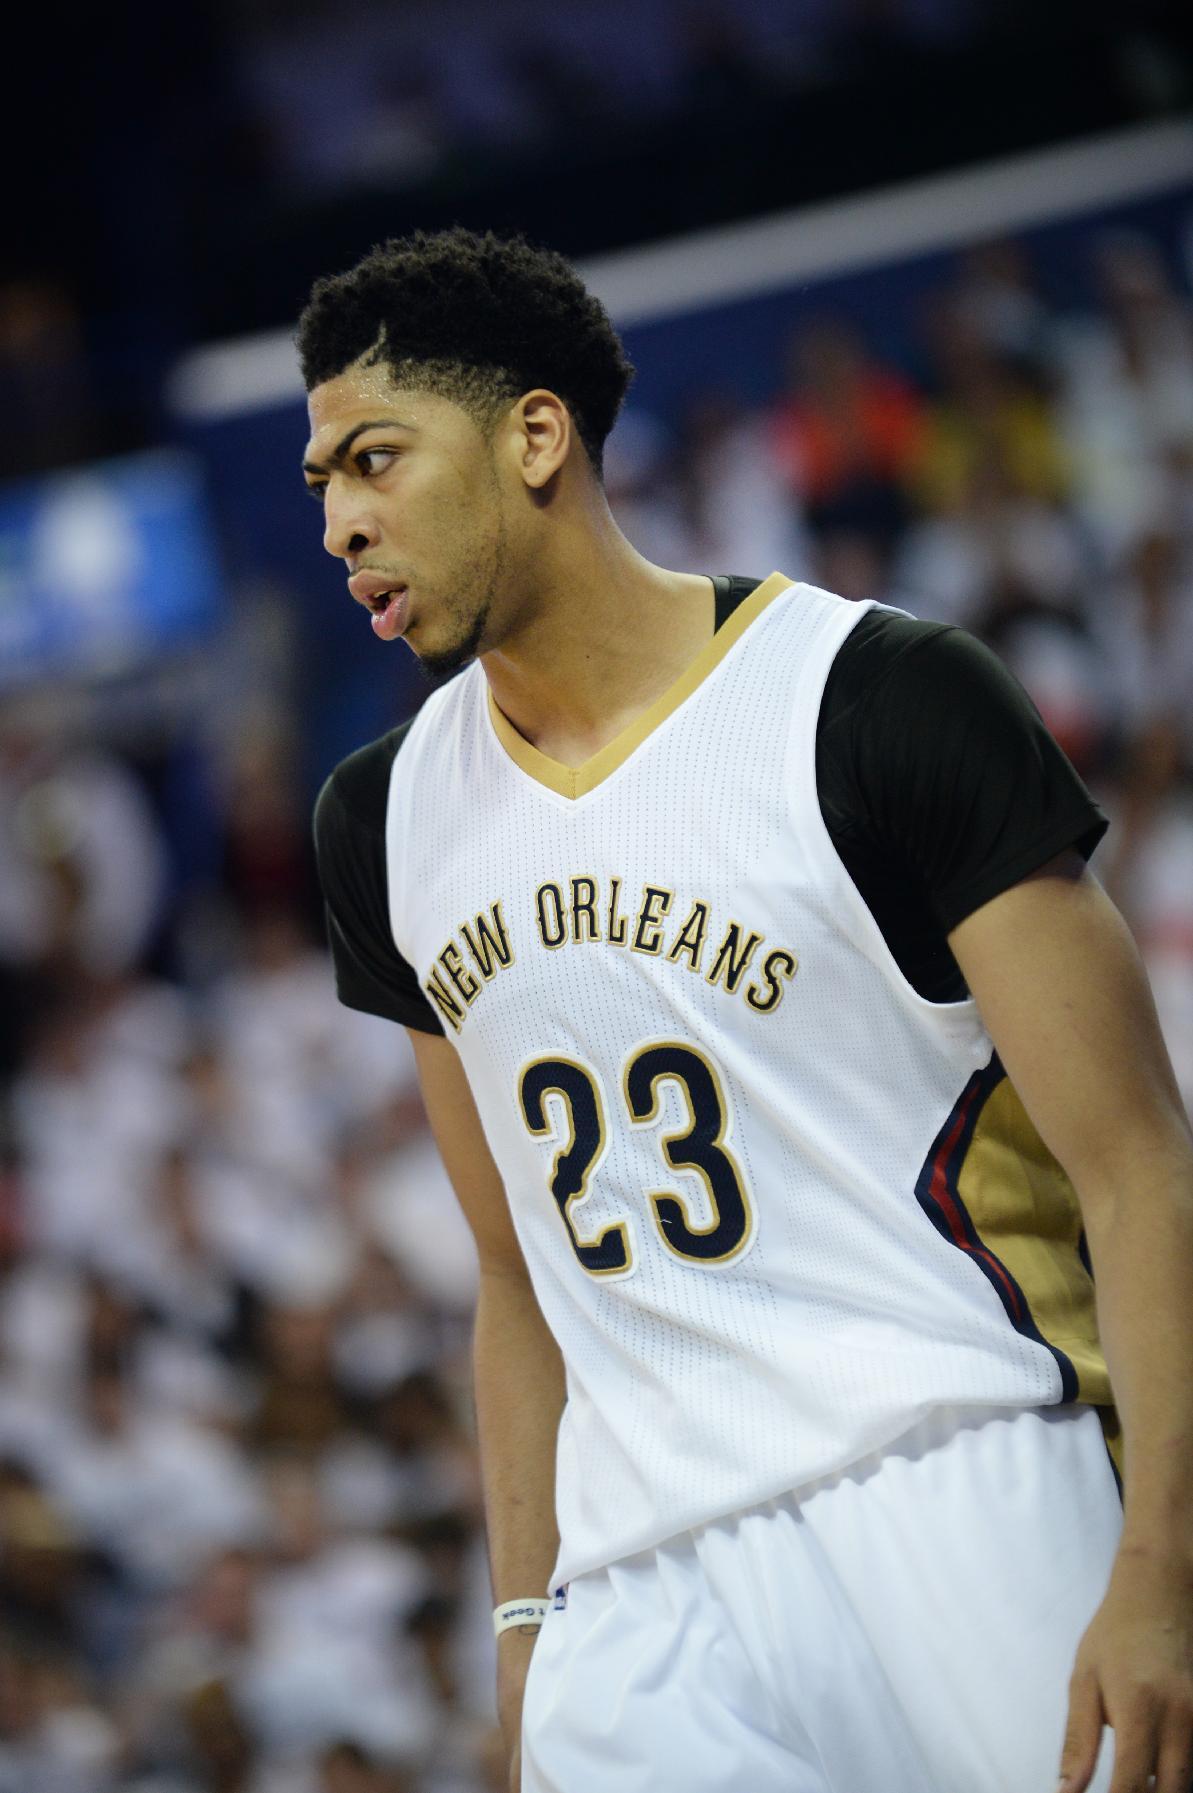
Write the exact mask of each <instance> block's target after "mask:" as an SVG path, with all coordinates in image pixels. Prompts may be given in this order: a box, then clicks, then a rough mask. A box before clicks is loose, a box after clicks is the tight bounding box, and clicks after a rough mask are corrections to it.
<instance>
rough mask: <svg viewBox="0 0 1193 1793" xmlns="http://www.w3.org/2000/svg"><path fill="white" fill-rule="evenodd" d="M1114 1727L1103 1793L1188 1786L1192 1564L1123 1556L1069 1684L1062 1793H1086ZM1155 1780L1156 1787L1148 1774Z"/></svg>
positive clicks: (1192, 1720) (1192, 1732) (1191, 1772)
mask: <svg viewBox="0 0 1193 1793" xmlns="http://www.w3.org/2000/svg"><path fill="white" fill-rule="evenodd" d="M1103 1725H1112V1726H1113V1728H1114V1778H1113V1780H1112V1781H1111V1783H1110V1793H1145V1790H1146V1789H1148V1788H1149V1787H1152V1786H1153V1785H1154V1788H1155V1793H1189V1789H1190V1787H1191V1786H1193V1565H1189V1564H1181V1563H1179V1562H1174V1561H1173V1560H1172V1559H1171V1558H1170V1557H1166V1556H1164V1555H1163V1554H1160V1553H1157V1554H1149V1553H1147V1552H1144V1551H1139V1552H1136V1551H1132V1550H1130V1549H1124V1550H1121V1551H1120V1553H1119V1556H1118V1560H1117V1561H1116V1563H1115V1566H1114V1572H1113V1574H1112V1575H1111V1577H1110V1586H1109V1588H1108V1589H1107V1591H1106V1598H1105V1599H1104V1600H1103V1602H1102V1604H1101V1606H1100V1607H1099V1608H1098V1610H1097V1612H1096V1613H1095V1614H1094V1616H1093V1619H1092V1621H1091V1622H1090V1626H1089V1629H1088V1630H1087V1631H1086V1633H1085V1636H1084V1637H1083V1638H1082V1640H1081V1645H1080V1648H1079V1649H1078V1651H1077V1660H1076V1664H1075V1666H1074V1669H1073V1678H1072V1680H1071V1682H1070V1683H1069V1721H1068V1725H1067V1727H1066V1729H1065V1742H1064V1750H1063V1753H1062V1755H1061V1784H1060V1793H1084V1789H1085V1788H1086V1787H1088V1786H1089V1782H1090V1777H1091V1776H1092V1774H1093V1771H1094V1766H1095V1763H1096V1761H1097V1756H1098V1743H1099V1740H1100V1737H1101V1732H1102V1726H1103ZM1151 1775H1154V1776H1155V1781H1154V1783H1153V1782H1152V1781H1151V1780H1150V1779H1149V1776H1151Z"/></svg>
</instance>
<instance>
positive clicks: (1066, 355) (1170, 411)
mask: <svg viewBox="0 0 1193 1793" xmlns="http://www.w3.org/2000/svg"><path fill="white" fill-rule="evenodd" d="M1095 268H1096V273H1097V278H1098V283H1099V296H1100V299H1101V310H1100V312H1097V313H1092V314H1089V315H1086V316H1084V317H1079V318H1073V319H1069V320H1067V321H1066V322H1065V324H1064V325H1063V326H1062V328H1061V329H1060V331H1059V332H1058V351H1057V352H1058V366H1059V374H1060V384H1061V392H1060V397H1061V417H1062V422H1063V427H1064V430H1065V435H1066V440H1067V443H1068V448H1069V453H1070V457H1071V460H1072V465H1073V469H1074V474H1075V478H1076V497H1077V502H1078V505H1079V507H1080V510H1081V514H1082V516H1083V518H1084V520H1085V522H1086V524H1087V526H1088V527H1089V528H1090V530H1091V531H1093V532H1094V533H1095V534H1096V536H1097V538H1098V540H1099V542H1100V544H1101V547H1102V550H1103V552H1104V554H1105V556H1106V558H1107V559H1108V560H1116V559H1117V558H1118V557H1119V556H1120V555H1121V553H1122V551H1123V548H1124V546H1125V544H1126V543H1127V542H1129V541H1130V540H1131V539H1132V538H1133V537H1134V536H1135V535H1136V534H1138V532H1139V530H1140V529H1141V528H1142V527H1144V526H1145V525H1146V522H1147V520H1148V518H1149V517H1152V516H1154V514H1155V511H1156V507H1157V505H1158V504H1159V503H1161V502H1162V500H1163V497H1164V494H1165V490H1166V487H1167V485H1168V481H1169V476H1170V470H1171V467H1172V464H1173V459H1174V457H1179V456H1187V455H1188V454H1189V453H1190V445H1191V444H1193V317H1191V313H1190V307H1189V303H1188V301H1187V300H1186V299H1184V298H1183V297H1182V296H1181V295H1180V294H1178V293H1177V292H1176V291H1175V289H1174V288H1173V285H1172V283H1171V281H1170V280H1169V277H1168V274H1167V271H1166V269H1165V267H1164V264H1163V260H1162V258H1161V256H1160V254H1159V251H1158V250H1157V249H1156V248H1155V246H1154V245H1153V244H1152V243H1150V242H1149V241H1148V240H1147V239H1146V238H1144V237H1140V236H1134V235H1130V234H1128V233H1126V232H1117V233H1114V234H1111V235H1107V236H1104V237H1103V238H1102V239H1101V240H1100V242H1099V243H1098V245H1097V247H1096V251H1095Z"/></svg>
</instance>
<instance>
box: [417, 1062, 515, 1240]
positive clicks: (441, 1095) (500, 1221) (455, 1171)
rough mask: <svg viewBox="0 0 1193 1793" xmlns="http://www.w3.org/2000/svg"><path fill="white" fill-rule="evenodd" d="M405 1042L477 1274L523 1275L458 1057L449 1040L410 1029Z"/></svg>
mask: <svg viewBox="0 0 1193 1793" xmlns="http://www.w3.org/2000/svg"><path fill="white" fill-rule="evenodd" d="M409 1032H410V1043H411V1045H412V1046H413V1047H414V1058H415V1062H416V1064H417V1066H418V1080H419V1084H420V1086H421V1088H422V1095H423V1102H424V1104H425V1106H426V1110H427V1118H428V1120H429V1121H430V1123H431V1132H432V1133H433V1134H434V1136H435V1143H436V1145H437V1146H438V1147H439V1153H440V1156H441V1157H442V1159H443V1163H444V1167H445V1169H446V1170H447V1174H448V1176H449V1178H450V1179H451V1185H452V1188H453V1189H454V1190H455V1192H456V1196H457V1199H458V1200H459V1203H460V1206H461V1207H462V1208H463V1210H464V1216H465V1219H466V1220H467V1221H468V1224H469V1226H470V1227H471V1228H472V1234H473V1237H474V1238H475V1240H476V1248H477V1253H478V1255H479V1257H480V1261H481V1269H482V1271H483V1270H486V1269H487V1270H494V1269H497V1270H505V1271H515V1272H518V1273H520V1274H522V1275H525V1273H526V1266H525V1261H524V1259H523V1257H522V1248H521V1246H520V1245H519V1244H518V1236H517V1234H516V1232H515V1231H514V1223H513V1221H512V1219H511V1218H510V1210H509V1201H508V1199H507V1197H506V1193H505V1185H504V1183H503V1182H502V1180H501V1173H500V1172H499V1170H498V1169H497V1166H496V1164H495V1163H494V1161H493V1154H492V1153H491V1152H490V1150H489V1143H488V1141H487V1140H486V1138H485V1134H484V1129H483V1127H482V1126H481V1120H480V1116H479V1114H478V1113H477V1111H476V1103H475V1102H474V1101H473V1099H472V1091H471V1090H470V1089H469V1087H468V1080H467V1078H466V1077H465V1076H464V1067H463V1066H462V1065H461V1063H460V1058H459V1054H458V1053H457V1052H456V1049H455V1047H454V1046H453V1045H452V1044H451V1043H450V1041H448V1040H446V1039H442V1038H437V1037H436V1036H434V1035H433V1034H428V1033H420V1032H417V1031H415V1030H414V1029H413V1028H412V1029H410V1030H409Z"/></svg>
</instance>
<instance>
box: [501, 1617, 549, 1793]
mask: <svg viewBox="0 0 1193 1793" xmlns="http://www.w3.org/2000/svg"><path fill="white" fill-rule="evenodd" d="M538 1634H539V1628H538V1626H537V1625H518V1626H516V1627H515V1628H514V1629H512V1630H510V1631H503V1632H502V1634H501V1636H500V1637H499V1638H498V1639H497V1716H498V1719H499V1720H500V1723H501V1734H502V1736H503V1737H504V1738H505V1746H506V1749H507V1750H508V1751H509V1758H510V1776H509V1786H510V1793H521V1789H522V1700H523V1696H524V1695H525V1693H526V1676H527V1674H528V1673H529V1671H530V1658H531V1655H532V1654H533V1652H534V1646H535V1643H536V1642H537V1640H538Z"/></svg>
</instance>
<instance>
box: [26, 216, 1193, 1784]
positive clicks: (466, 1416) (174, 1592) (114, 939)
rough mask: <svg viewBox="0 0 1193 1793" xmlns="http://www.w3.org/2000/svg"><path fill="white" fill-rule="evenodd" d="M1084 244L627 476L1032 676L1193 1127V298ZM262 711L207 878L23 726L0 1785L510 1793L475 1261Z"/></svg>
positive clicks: (671, 507)
mask: <svg viewBox="0 0 1193 1793" xmlns="http://www.w3.org/2000/svg"><path fill="white" fill-rule="evenodd" d="M1096 261H1097V267H1098V276H1099V284H1098V289H1097V295H1096V302H1094V303H1092V304H1091V305H1090V307H1089V308H1088V310H1087V311H1085V312H1084V313H1082V314H1080V315H1074V314H1072V313H1071V312H1060V311H1058V310H1057V309H1056V308H1055V307H1054V306H1053V305H1052V304H1051V302H1050V301H1049V300H1048V298H1047V297H1046V296H1045V294H1044V293H1043V291H1042V290H1041V287H1040V284H1039V283H1038V281H1037V279H1036V277H1035V275H1034V272H1033V269H1032V266H1031V263H1030V259H1029V257H1028V255H1027V254H1026V252H1025V250H1024V249H1023V247H1022V246H1020V245H1017V244H1014V243H1009V242H1008V243H999V244H988V245H985V246H983V247H982V248H980V249H977V250H974V251H972V252H971V253H969V254H967V255H965V256H964V257H962V258H960V259H959V260H958V261H957V263H956V265H955V268H954V270H953V273H952V275H951V276H950V278H949V280H948V281H947V282H946V283H945V284H943V285H942V286H941V287H940V289H939V290H938V291H937V292H936V294H935V296H934V300H933V304H932V306H931V311H930V316H929V317H928V319H927V324H926V333H925V338H924V343H923V353H922V355H921V356H920V357H919V358H918V359H917V358H916V357H914V356H909V357H908V358H907V361H906V363H905V364H904V363H900V364H898V365H896V364H893V363H892V364H887V363H885V362H884V360H883V359H882V358H881V356H879V354H878V353H877V352H876V350H875V348H874V347H873V345H872V344H871V343H869V342H868V341H867V340H865V338H864V336H863V335H862V334H860V333H859V332H858V331H856V330H855V329H853V328H851V327H850V326H849V325H848V324H845V323H842V321H841V320H840V319H839V318H826V319H824V320H823V321H820V322H810V323H807V322H806V323H804V324H803V325H801V326H800V328H799V330H798V332H797V333H796V335H795V338H794V340H793V342H792V345H791V354H790V359H789V365H788V367H787V369H786V374H785V380H784V382H783V384H782V386H781V389H779V390H776V392H775V393H774V394H773V396H772V398H771V399H770V401H769V402H768V403H767V404H765V405H761V406H755V407H748V406H746V405H744V404H743V403H742V402H741V401H740V400H739V399H736V398H734V397H733V396H731V395H730V394H729V393H728V391H726V392H720V391H716V390H706V391H704V392H703V393H702V394H701V395H700V396H699V398H698V399H696V400H694V401H693V403H692V405H691V406H690V409H689V411H688V414H687V415H686V416H685V417H684V418H683V419H682V420H681V422H680V423H679V424H678V425H676V426H669V425H668V424H667V423H666V422H665V421H663V420H662V419H659V418H655V417H652V416H650V415H649V414H647V413H645V412H643V411H640V410H635V409H634V408H631V409H630V411H629V412H628V413H627V415H626V416H625V418H624V419H623V421H622V423H621V424H619V426H618V429H617V431H616V432H615V435H614V437H613V439H612V441H611V444H610V448H609V455H608V466H607V470H608V484H609V491H610V497H611V501H612V503H613V506H614V509H615V512H616V513H617V515H618V517H619V518H620V520H621V522H622V524H623V526H624V527H625V529H626V531H627V533H628V534H629V535H630V537H631V539H632V540H633V541H634V542H635V544H636V545H637V546H638V547H640V548H641V549H642V550H643V551H644V552H645V553H647V554H648V555H650V556H651V557H652V558H656V559H658V560H660V561H661V562H663V563H664V564H666V565H669V566H673V567H679V568H686V569H690V570H693V571H704V572H720V571H725V572H733V573H743V574H755V575H758V576H762V575H764V574H765V573H767V572H768V571H769V570H770V569H771V568H772V567H781V568H783V569H784V570H786V571H788V572H790V573H791V574H793V575H795V576H797V577H805V578H810V579H813V580H815V581H816V582H818V583H821V584H824V585H826V586H829V587H830V588H832V589H834V590H836V591H839V592H841V593H842V594H843V595H844V596H846V597H848V598H851V599H857V600H860V599H865V598H876V599H879V600H881V601H883V602H886V603H892V604H896V605H899V606H900V607H902V608H904V609H907V610H910V611H912V612H914V613H915V614H917V615H920V616H923V617H928V618H935V619H939V620H941V621H944V622H948V623H955V624H960V625H962V626H964V627H966V628H968V629H970V630H973V631H974V632H976V633H977V634H979V635H980V636H982V637H984V638H985V639H986V640H987V641H988V642H989V643H990V644H991V645H992V646H993V647H994V648H995V649H996V650H997V651H998V652H999V653H1000V654H1002V655H1003V656H1004V658H1005V659H1006V660H1007V661H1008V663H1009V664H1010V665H1011V667H1012V668H1013V669H1014V670H1015V672H1016V673H1017V674H1018V676H1019V677H1020V678H1021V679H1022V680H1023V682H1024V683H1025V685H1026V686H1027V688H1028V690H1029V691H1030V692H1031V694H1032V696H1033V697H1034V699H1035V701H1036V703H1037V705H1038V706H1039V708H1040V710H1041V712H1042V713H1043V715H1044V717H1045V719H1046V720H1047V722H1048V723H1049V725H1050V727H1051V728H1052V729H1053V731H1054V733H1055V734H1056V735H1057V737H1058V738H1059V739H1060V741H1061V742H1062V744H1063V745H1064V746H1065V748H1066V750H1067V751H1068V753H1069V754H1070V756H1071V757H1072V759H1073V760H1074V762H1075V763H1076V765H1077V766H1078V768H1079V769H1080V771H1081V772H1082V774H1083V775H1084V776H1085V778H1086V779H1087V781H1088V782H1089V784H1090V785H1091V787H1092V788H1093V790H1094V791H1095V794H1096V795H1097V796H1098V797H1099V799H1100V801H1101V802H1102V803H1103V805H1104V806H1105V808H1106V809H1107V811H1108V813H1109V814H1110V816H1111V819H1112V822H1113V829H1112V832H1111V834H1110V836H1109V837H1108V839H1107V841H1106V842H1105V843H1104V844H1103V846H1102V848H1101V849H1100V851H1099V854H1098V857H1097V861H1096V865H1097V869H1098V871H1099V873H1100V876H1101V877H1102V879H1103V881H1104V882H1105V883H1106V884H1107V885H1108V887H1109V888H1110V889H1111V891H1112V893H1113V895H1114V896H1115V898H1116V900H1117V901H1118V902H1119V903H1120V905H1121V906H1122V908H1123V909H1124V911H1125V913H1126V915H1127V917H1128V920H1129V921H1130V924H1131V926H1132V928H1133V929H1134V931H1135V934H1136V938H1137V939H1138V941H1139V944H1140V948H1141V950H1142V952H1143V955H1144V957H1145V960H1146V962H1147V965H1148V969H1149V971H1150V974H1151V977H1152V981H1153V986H1154V988H1155V992H1156V998H1157V1002H1158V1005H1159V1008H1160V1013H1161V1019H1162V1024H1163V1026H1164V1029H1165V1032H1166V1035H1167V1038H1168V1043H1169V1046H1170V1049H1171V1051H1172V1054H1173V1058H1174V1061H1175V1063H1176V1065H1177V1070H1178V1076H1179V1078H1180V1081H1181V1086H1182V1089H1183V1091H1184V1094H1185V1097H1186V1099H1187V1101H1188V1102H1189V1103H1190V1107H1191V1109H1193V702H1191V701H1190V699H1191V695H1193V316H1191V310H1190V305H1189V302H1188V299H1187V298H1186V297H1185V296H1184V294H1183V293H1182V291H1181V290H1180V288H1179V286H1178V284H1177V282H1176V281H1175V280H1174V279H1173V278H1172V277H1171V275H1170V272H1169V271H1168V269H1167V268H1166V267H1165V264H1164V262H1163V259H1162V257H1161V256H1160V255H1159V254H1158V252H1157V251H1156V249H1155V248H1154V246H1153V245H1152V244H1150V243H1149V242H1148V241H1147V240H1146V239H1145V238H1142V237H1139V236H1128V235H1126V234H1117V235H1107V236H1104V237H1102V238H1101V239H1100V240H1099V242H1098V244H1097V248H1096ZM267 696H268V704H265V705H264V707H258V708H257V709H256V710H254V711H253V712H252V713H251V714H249V713H246V715H245V716H244V717H243V718H242V719H241V722H240V724H239V726H236V727H224V728H222V729H221V731H220V735H219V739H218V743H217V744H216V745H215V746H214V747H213V751H212V756H211V765H210V767H209V779H210V784H211V787H212V791H213V793H214V796H213V800H212V807H213V812H214V814H215V815H216V817H217V829H216V833H217V842H216V851H215V852H214V854H213V855H212V856H210V863H206V862H205V869H204V870H203V871H202V873H201V874H200V873H199V872H197V871H196V870H195V868H194V866H191V867H190V868H189V869H188V868H187V867H186V866H185V865H184V864H183V863H182V862H181V860H180V856H179V852H178V846H177V843H178V841H179V839H180V838H182V837H183V836H184V835H185V831H186V822H185V817H184V818H183V819H182V821H181V822H180V820H179V816H178V814H177V813H176V812H175V810H173V809H170V808H169V807H168V804H167V801H166V799H165V797H163V794H162V790H161V789H160V788H159V789H154V788H151V781H149V780H147V779H146V777H145V776H144V769H143V767H142V768H138V766H137V765H136V764H134V763H133V762H132V761H131V760H130V759H129V758H128V757H127V756H122V755H121V754H120V753H119V752H118V751H115V750H114V749H113V748H112V747H111V746H108V747H104V746H102V745H100V744H98V743H97V742H96V741H95V740H94V739H90V740H88V739H87V738H86V735H85V731H82V730H77V729H76V730H72V729H71V728H70V726H69V725H68V724H67V723H65V722H64V720H63V715H64V713H63V711H62V709H61V707H60V706H54V705H47V704H46V702H45V700H44V699H40V698H37V697H34V696H30V697H29V698H28V699H27V700H26V701H22V702H17V701H13V702H10V703H9V704H8V705H7V706H6V710H5V713H4V716H3V719H2V720H0V998H2V1002H0V1071H2V1074H3V1099H2V1103H0V1793H485V1789H496V1788H500V1787H501V1785H502V1768H501V1752H500V1748H499V1746H498V1742H497V1737H496V1732H495V1728H494V1719H493V1703H492V1662H493V1648H494V1646H493V1640H492V1636H491V1627H490V1623H489V1612H490V1600H489V1590H488V1584H487V1575H486V1569H485V1561H484V1549H483V1528H482V1513H481V1504H480V1495H479V1484H478V1475H477V1466H476V1460H475V1452H474V1448H473V1441H472V1432H471V1417H470V1395H469V1368H468V1353H469V1315H470V1309H471V1303H472V1298H473V1291H474V1279H475V1264H474V1259H473V1254H472V1247H471V1243H470V1240H469V1238H468V1234H467V1230H466V1228H465V1226H464V1223H463V1221H462V1219H461V1218H460V1216H459V1214H458V1212H457V1210H456V1207H455V1204H454V1202H453V1200H452V1197H451V1195H450V1192H449V1190H448V1188H447V1186H446V1182H445V1178H444V1175H443V1172H442V1169H441V1167H440V1165H439V1163H438V1160H437V1157H436V1154H435V1152H434V1149H433V1147H432V1146H431V1144H430V1141H429V1137H428V1134H427V1131H426V1126H425V1120H424V1117H423V1114H422V1111H421V1107H420V1104H419V1100H418V1096H417V1091H416V1088H415V1084H414V1079H413V1074H412V1065H411V1057H410V1053H409V1048H408V1046H407V1044H406V1041H405V1036H404V1035H403V1034H402V1032H401V1030H399V1029H396V1028H393V1027H390V1026H388V1025H387V1024H385V1023H383V1022H380V1021H374V1020H372V1019H370V1018H368V1017H365V1016H361V1015H357V1014H353V1013H351V1012H349V1011H347V1010H344V1009H342V1008H340V1007H339V1006H338V1005H337V1004H336V1002H335V999H334V994H333V989H332V981H331V975H330V969H329V965H328V961H327V957H326V953H325V950H324V948H323V943H322V937H321V928H320V917H319V901H318V893H317V890H316V888H315V883H314V878H313V870H312V864H311V852H310V847H309V833H308V816H309V809H310V797H311V793H310V792H309V791H307V790H304V789H302V788H301V780H300V778H299V775H298V773H297V771H296V767H297V766H298V765H299V764H300V763H301V761H300V756H299V755H298V754H297V753H296V752H295V740H296V737H297V734H298V731H299V730H300V728H301V721H300V718H299V717H298V716H297V715H289V716H288V715H287V714H286V693H285V691H284V690H275V691H272V692H270V693H268V694H267ZM270 706H272V708H271V707H270ZM180 800H181V799H180V798H179V796H178V793H177V791H175V793H174V797H173V799H172V801H173V802H174V804H175V805H176V804H177V803H178V802H179V801H180Z"/></svg>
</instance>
